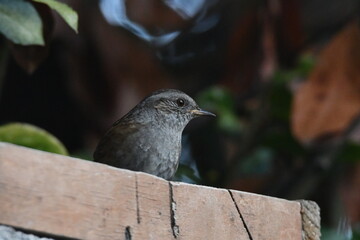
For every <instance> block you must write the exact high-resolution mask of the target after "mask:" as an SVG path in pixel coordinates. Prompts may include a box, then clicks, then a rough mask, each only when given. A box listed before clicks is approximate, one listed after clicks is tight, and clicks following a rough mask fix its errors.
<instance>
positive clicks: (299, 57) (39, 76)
mask: <svg viewBox="0 0 360 240" xmlns="http://www.w3.org/2000/svg"><path fill="white" fill-rule="evenodd" d="M103 2H105V1H103ZM108 2H109V5H108V6H110V9H111V8H112V7H111V6H112V4H114V3H112V2H111V1H108ZM118 2H122V1H121V0H118ZM169 2H171V1H169ZM201 2H202V1H198V3H200V6H201V7H200V8H199V11H198V12H196V13H195V14H194V15H193V16H184V14H181V13H179V12H177V11H175V10H173V9H171V8H170V7H169V6H168V5H166V4H165V3H164V2H163V1H161V0H146V1H145V0H133V1H127V2H126V4H125V10H126V17H127V21H128V22H127V25H126V24H123V25H122V24H115V23H111V22H110V23H109V22H108V21H107V20H106V18H105V16H106V13H105V10H104V9H105V8H103V12H101V9H100V8H99V2H97V1H94V0H92V1H89V0H87V1H79V0H76V1H75V0H74V1H66V3H67V4H68V5H69V6H71V7H72V8H74V10H76V11H77V12H78V14H79V34H75V33H74V32H73V31H72V30H71V29H70V28H69V27H68V26H67V25H66V24H65V23H64V22H63V21H62V20H61V19H60V18H59V16H58V15H56V14H54V13H52V15H51V14H50V15H49V16H46V17H44V16H42V17H43V21H44V22H45V23H46V27H48V29H50V30H49V32H51V34H48V35H49V36H50V37H49V40H48V44H47V46H46V47H36V48H35V49H34V48H32V49H31V50H29V48H31V47H29V48H26V47H24V48H21V47H19V46H14V45H12V44H10V43H8V42H7V41H6V40H5V39H4V38H2V39H1V45H2V46H7V48H8V49H9V55H8V58H7V59H6V61H5V63H2V65H1V66H3V67H4V71H2V72H3V73H4V77H3V78H2V80H1V85H0V123H1V124H5V123H8V122H26V123H31V124H34V125H36V126H39V127H41V128H44V129H46V130H47V131H49V132H50V133H52V134H53V135H55V136H56V137H57V138H59V139H60V140H61V141H62V142H63V143H64V144H65V146H66V147H67V149H68V150H69V152H70V154H71V155H74V156H80V157H82V158H86V159H91V156H92V152H93V150H94V148H95V146H96V144H97V142H98V140H99V138H100V137H101V136H102V135H103V134H104V132H105V131H106V129H107V128H108V127H109V126H111V124H112V122H114V121H115V120H117V119H118V118H120V117H121V116H122V115H124V114H125V113H126V112H127V111H128V110H130V109H131V108H132V107H133V106H134V105H136V104H137V103H138V102H139V101H140V100H141V99H142V98H144V97H145V96H146V95H148V94H149V93H151V92H152V91H154V90H157V89H160V88H177V89H180V90H183V91H185V92H186V93H188V94H189V95H191V96H192V97H194V98H195V99H196V100H197V102H198V103H199V105H200V106H201V107H202V108H204V109H207V110H209V111H213V112H215V113H216V114H217V115H218V117H217V118H216V119H215V120H214V119H197V120H194V121H192V122H191V123H190V124H189V126H188V127H187V128H186V130H185V133H184V139H183V140H184V141H183V148H184V149H183V153H182V159H181V161H182V163H183V166H182V167H181V168H180V169H179V172H178V174H177V179H179V180H182V181H187V182H191V183H196V184H204V185H211V186H218V187H224V188H232V189H238V190H243V191H250V192H256V193H260V194H266V195H271V196H276V197H281V198H286V199H310V200H315V201H316V202H317V203H318V204H319V205H320V207H321V211H322V212H321V214H322V224H323V228H322V231H323V234H324V237H323V239H360V237H359V236H360V235H359V233H360V165H359V163H360V162H359V161H360V147H359V140H360V133H359V126H358V125H359V118H358V115H359V112H360V25H359V17H360V16H359V13H360V3H359V1H356V0H343V1H340V0H303V1H300V0H298V1H297V0H267V1H260V0H258V1H254V0H242V1H238V0H211V1H204V2H202V4H203V5H201ZM187 8H188V9H191V4H189V5H187ZM117 14H119V16H122V15H121V13H119V12H117ZM134 26H141V27H142V29H143V30H145V31H144V32H145V34H143V35H141V34H140V33H139V32H137V31H136V28H134ZM172 32H176V34H177V36H176V37H175V38H174V39H172V40H167V41H166V42H160V41H158V39H159V38H160V37H161V36H164V35H165V34H168V33H172ZM149 39H151V40H149ZM2 50H4V48H2Z"/></svg>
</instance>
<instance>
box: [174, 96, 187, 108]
mask: <svg viewBox="0 0 360 240" xmlns="http://www.w3.org/2000/svg"><path fill="white" fill-rule="evenodd" d="M176 104H177V105H178V106H179V107H183V106H184V105H185V100H184V99H182V98H179V99H178V100H176Z"/></svg>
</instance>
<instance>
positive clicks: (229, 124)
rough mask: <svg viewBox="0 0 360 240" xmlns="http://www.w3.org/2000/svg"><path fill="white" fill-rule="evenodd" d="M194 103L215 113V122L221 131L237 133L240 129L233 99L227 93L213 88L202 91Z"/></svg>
mask: <svg viewBox="0 0 360 240" xmlns="http://www.w3.org/2000/svg"><path fill="white" fill-rule="evenodd" d="M196 101H197V102H198V103H199V105H200V106H201V107H202V108H204V109H206V110H209V111H212V112H215V113H216V115H217V116H216V120H217V123H218V125H219V128H220V129H221V130H224V131H227V132H239V131H240V130H241V129H242V125H241V122H240V120H239V118H238V117H237V115H236V111H235V99H234V98H233V96H232V95H231V93H230V92H229V91H226V90H225V89H224V88H221V87H218V86H213V87H211V88H208V89H206V90H204V91H202V92H201V93H200V94H199V95H198V96H197V98H196Z"/></svg>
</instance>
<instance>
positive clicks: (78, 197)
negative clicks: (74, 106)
mask: <svg viewBox="0 0 360 240" xmlns="http://www.w3.org/2000/svg"><path fill="white" fill-rule="evenodd" d="M0 212H1V214H0V224H5V225H10V226H14V227H19V228H23V229H28V230H33V231H38V232H43V233H46V234H52V235H58V236H66V237H70V238H78V239H90V240H92V239H96V240H102V239H109V240H110V239H224V240H225V239H244V240H246V239H248V240H255V239H258V240H262V239H287V240H292V239H294V240H295V239H296V240H300V239H301V231H302V225H301V214H300V204H299V203H298V202H292V201H287V200H282V199H277V198H270V197H266V196H260V195H255V194H249V193H244V192H238V191H233V190H226V189H216V188H209V187H204V186H196V185H190V184H184V183H175V182H167V181H165V180H163V179H160V178H157V177H154V176H151V175H148V174H145V173H139V172H138V173H136V172H132V171H127V170H123V169H116V168H112V167H109V166H106V165H102V164H98V163H94V162H89V161H84V160H80V159H75V158H70V157H64V156H60V155H56V154H51V153H46V152H42V151H37V150H32V149H28V148H24V147H19V146H15V145H11V144H6V143H0Z"/></svg>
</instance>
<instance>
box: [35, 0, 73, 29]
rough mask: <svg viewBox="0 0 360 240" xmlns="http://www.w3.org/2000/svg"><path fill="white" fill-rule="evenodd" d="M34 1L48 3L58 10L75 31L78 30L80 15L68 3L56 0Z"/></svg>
mask: <svg viewBox="0 0 360 240" xmlns="http://www.w3.org/2000/svg"><path fill="white" fill-rule="evenodd" d="M32 1H34V2H38V3H43V4H46V5H48V6H49V7H50V8H51V9H53V10H55V11H57V12H58V13H59V15H60V16H61V17H62V18H63V19H64V20H65V22H66V23H67V24H69V26H70V27H71V28H72V29H73V30H74V31H75V32H78V15H77V13H76V12H75V11H74V10H73V9H72V8H70V7H69V6H68V5H66V4H65V3H62V2H58V1H55V0H32Z"/></svg>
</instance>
